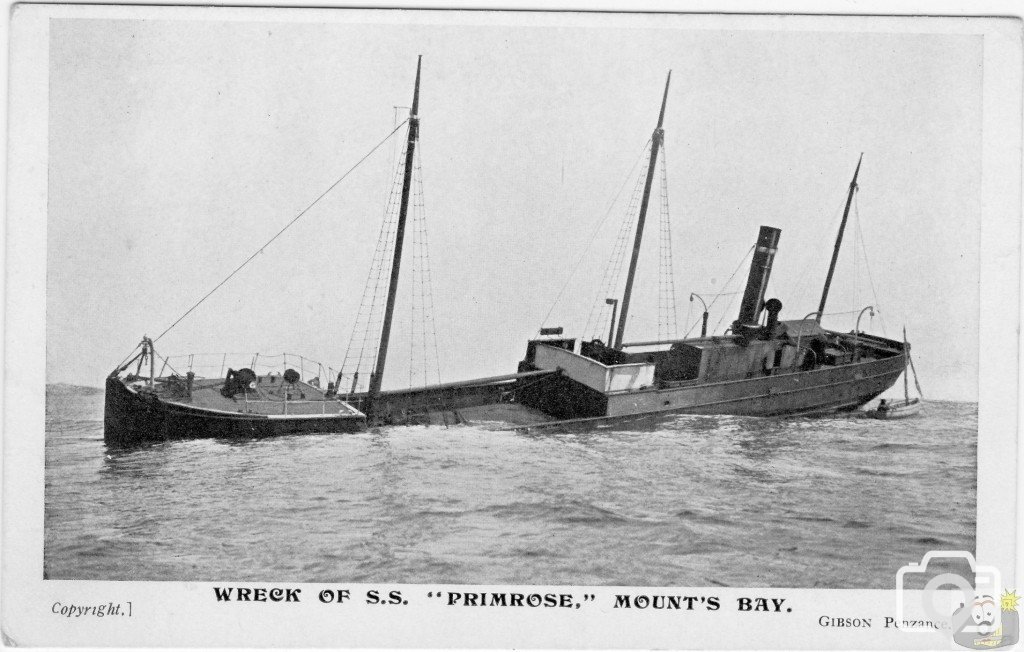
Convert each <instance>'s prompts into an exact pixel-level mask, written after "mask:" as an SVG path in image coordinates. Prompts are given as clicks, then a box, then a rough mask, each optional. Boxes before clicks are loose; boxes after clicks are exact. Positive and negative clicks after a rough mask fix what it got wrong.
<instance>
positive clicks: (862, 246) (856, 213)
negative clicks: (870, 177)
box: [853, 195, 906, 337]
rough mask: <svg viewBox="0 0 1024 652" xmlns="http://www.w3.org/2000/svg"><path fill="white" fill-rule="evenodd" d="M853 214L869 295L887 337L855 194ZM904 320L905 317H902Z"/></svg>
mask: <svg viewBox="0 0 1024 652" xmlns="http://www.w3.org/2000/svg"><path fill="white" fill-rule="evenodd" d="M853 214H854V217H855V218H856V219H855V220H854V223H855V224H856V227H857V237H858V239H859V240H860V250H861V252H862V253H863V254H864V269H865V270H867V273H868V283H869V284H870V285H871V296H872V297H873V298H874V300H875V310H877V311H878V321H879V322H880V323H881V324H882V334H883V335H885V336H886V337H888V336H889V334H888V331H889V329H888V328H887V327H886V325H885V315H884V314H883V313H882V310H881V309H880V308H879V307H878V304H879V301H878V292H877V291H876V290H875V279H874V276H872V274H871V262H870V261H869V260H868V247H867V245H866V244H865V242H864V231H863V230H862V229H861V227H860V207H859V206H858V205H857V195H854V196H853ZM904 321H906V319H904Z"/></svg>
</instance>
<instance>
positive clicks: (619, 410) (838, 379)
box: [516, 73, 910, 420]
mask: <svg viewBox="0 0 1024 652" xmlns="http://www.w3.org/2000/svg"><path fill="white" fill-rule="evenodd" d="M670 80H671V73H670V76H669V81H670ZM669 81H666V84H665V96H664V98H663V99H662V104H661V113H660V115H659V117H658V125H657V127H656V128H655V130H654V134H653V137H652V145H651V154H650V161H649V167H648V172H647V178H646V184H645V186H644V191H643V196H642V200H641V203H640V208H639V211H640V212H639V216H638V219H637V226H636V232H635V239H634V243H633V251H632V258H631V260H630V265H629V268H628V275H627V277H626V284H625V291H624V292H623V295H622V298H621V306H622V308H621V311H620V312H619V315H618V321H617V323H616V320H615V316H614V310H613V316H612V324H611V330H610V337H609V339H610V340H613V341H609V342H608V343H604V342H602V341H600V340H597V339H595V340H591V341H578V340H577V339H575V338H565V337H562V336H561V334H562V329H561V328H550V329H542V330H541V334H542V335H547V336H546V337H539V338H537V339H534V340H531V341H530V342H529V343H528V344H527V347H526V357H525V359H524V360H523V361H522V362H521V363H520V364H519V371H520V372H530V371H551V372H554V373H552V374H551V375H550V376H545V377H542V378H539V379H533V380H530V381H520V387H519V389H518V391H517V392H516V400H517V401H519V402H520V403H522V404H524V405H527V406H531V407H533V408H536V409H539V410H541V411H543V412H544V413H546V414H547V415H549V416H550V417H553V418H554V419H558V420H590V419H609V418H615V417H628V416H630V415H644V414H657V413H670V412H676V413H685V414H735V415H749V416H782V415H811V414H822V413H827V412H832V411H838V410H852V409H855V408H857V407H859V406H862V405H864V404H865V403H867V402H868V401H870V400H872V399H873V398H875V397H877V396H878V395H879V394H881V393H882V392H884V391H885V390H886V389H888V388H889V387H891V386H892V385H893V384H894V383H895V382H896V380H897V379H898V378H899V377H900V374H902V373H903V372H904V367H905V365H906V361H907V357H908V355H909V352H910V346H909V344H906V343H905V342H900V341H894V340H889V339H885V338H882V337H878V336H874V335H868V334H865V333H863V332H860V331H859V327H858V328H857V329H855V330H854V331H853V332H850V333H841V332H836V331H831V330H827V329H825V328H822V326H821V317H822V315H823V314H825V304H826V301H827V299H828V292H829V287H830V285H831V283H832V276H833V273H834V272H835V267H836V261H837V259H838V256H839V251H840V247H841V245H842V241H843V233H844V231H845V229H846V222H847V218H848V216H849V213H850V205H851V202H852V200H853V196H854V193H855V192H856V190H857V174H858V173H859V171H860V161H858V162H857V168H856V170H855V171H854V175H853V180H852V181H851V182H850V188H849V194H848V196H847V199H846V208H845V210H844V212H843V218H842V221H841V223H840V227H839V233H838V236H837V238H836V242H835V247H834V249H833V253H832V260H831V264H830V266H829V270H828V275H827V277H826V280H825V286H824V289H823V291H822V295H821V302H820V304H819V307H818V310H817V312H814V313H811V314H810V315H807V316H806V317H805V318H803V319H791V320H783V319H780V314H781V312H782V308H783V305H782V302H781V301H780V300H779V299H775V298H772V299H768V300H767V301H766V300H765V294H766V291H767V287H768V281H769V279H770V277H771V271H772V262H773V261H774V259H775V254H776V252H777V250H778V246H779V238H780V235H781V231H780V230H779V229H777V228H773V227H771V226H762V227H761V229H760V232H759V234H758V236H757V242H756V245H755V250H754V254H753V258H752V260H751V263H750V272H749V276H748V278H747V284H746V288H745V290H744V293H743V300H742V303H741V306H740V310H739V314H738V315H737V317H736V320H735V321H734V322H733V323H732V326H731V328H730V329H728V330H727V331H726V334H725V335H721V336H707V335H706V334H705V333H702V336H701V337H696V338H691V339H680V340H665V341H645V342H624V337H625V328H626V320H627V317H628V313H629V305H630V299H631V293H632V290H633V281H634V276H635V273H636V268H637V261H638V258H639V254H640V245H641V241H642V238H643V235H644V222H645V218H646V214H647V208H648V203H649V199H650V194H651V186H652V183H653V180H654V174H655V167H656V162H657V159H658V152H659V148H660V146H661V144H662V143H663V139H664V131H663V129H662V123H663V120H664V117H665V104H666V102H667V100H668V85H669ZM609 302H614V300H612V299H609ZM864 310H865V311H866V310H868V308H865V309H864ZM858 323H859V322H858Z"/></svg>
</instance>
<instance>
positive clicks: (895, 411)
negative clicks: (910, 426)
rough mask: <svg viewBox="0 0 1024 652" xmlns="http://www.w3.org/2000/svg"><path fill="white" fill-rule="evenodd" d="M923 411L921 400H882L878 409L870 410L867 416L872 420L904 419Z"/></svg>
mask: <svg viewBox="0 0 1024 652" xmlns="http://www.w3.org/2000/svg"><path fill="white" fill-rule="evenodd" d="M920 411H921V399H919V398H912V399H907V400H905V401H892V400H886V399H884V398H883V399H882V400H881V401H879V404H878V407H876V408H875V409H874V410H868V412H867V415H868V416H869V417H871V418H872V419H904V418H906V417H912V416H914V415H915V414H918V413H919V412H920Z"/></svg>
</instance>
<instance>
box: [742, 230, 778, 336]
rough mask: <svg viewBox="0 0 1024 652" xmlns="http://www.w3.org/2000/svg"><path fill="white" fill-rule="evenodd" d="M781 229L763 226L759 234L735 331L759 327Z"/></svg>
mask: <svg viewBox="0 0 1024 652" xmlns="http://www.w3.org/2000/svg"><path fill="white" fill-rule="evenodd" d="M781 234H782V230H781V229H776V228H775V227H773V226H762V227H761V231H760V233H758V234H757V245H756V246H755V248H754V257H753V258H752V259H751V261H750V276H748V277H747V289H746V290H744V291H743V303H741V304H740V316H739V317H738V318H737V319H736V324H735V327H734V328H733V331H734V332H735V331H738V330H739V328H738V327H742V326H748V327H749V326H752V327H757V324H758V322H759V321H760V318H761V309H762V308H763V307H764V293H765V291H766V290H767V289H768V277H769V276H771V274H772V261H773V260H775V251H776V249H777V248H778V246H779V236H780V235H781Z"/></svg>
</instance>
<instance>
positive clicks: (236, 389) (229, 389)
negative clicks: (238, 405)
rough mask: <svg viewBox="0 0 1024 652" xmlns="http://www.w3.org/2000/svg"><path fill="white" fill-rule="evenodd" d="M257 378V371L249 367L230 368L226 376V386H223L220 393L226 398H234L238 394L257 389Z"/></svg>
mask: <svg viewBox="0 0 1024 652" xmlns="http://www.w3.org/2000/svg"><path fill="white" fill-rule="evenodd" d="M256 380H257V377H256V372H255V371H253V370H252V369H249V368H248V367H246V368H243V369H239V370H237V371H236V370H234V369H228V374H227V376H225V377H224V386H223V387H221V389H220V393H221V394H222V395H223V396H224V397H225V398H234V397H235V395H237V394H244V393H245V392H248V391H256Z"/></svg>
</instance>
